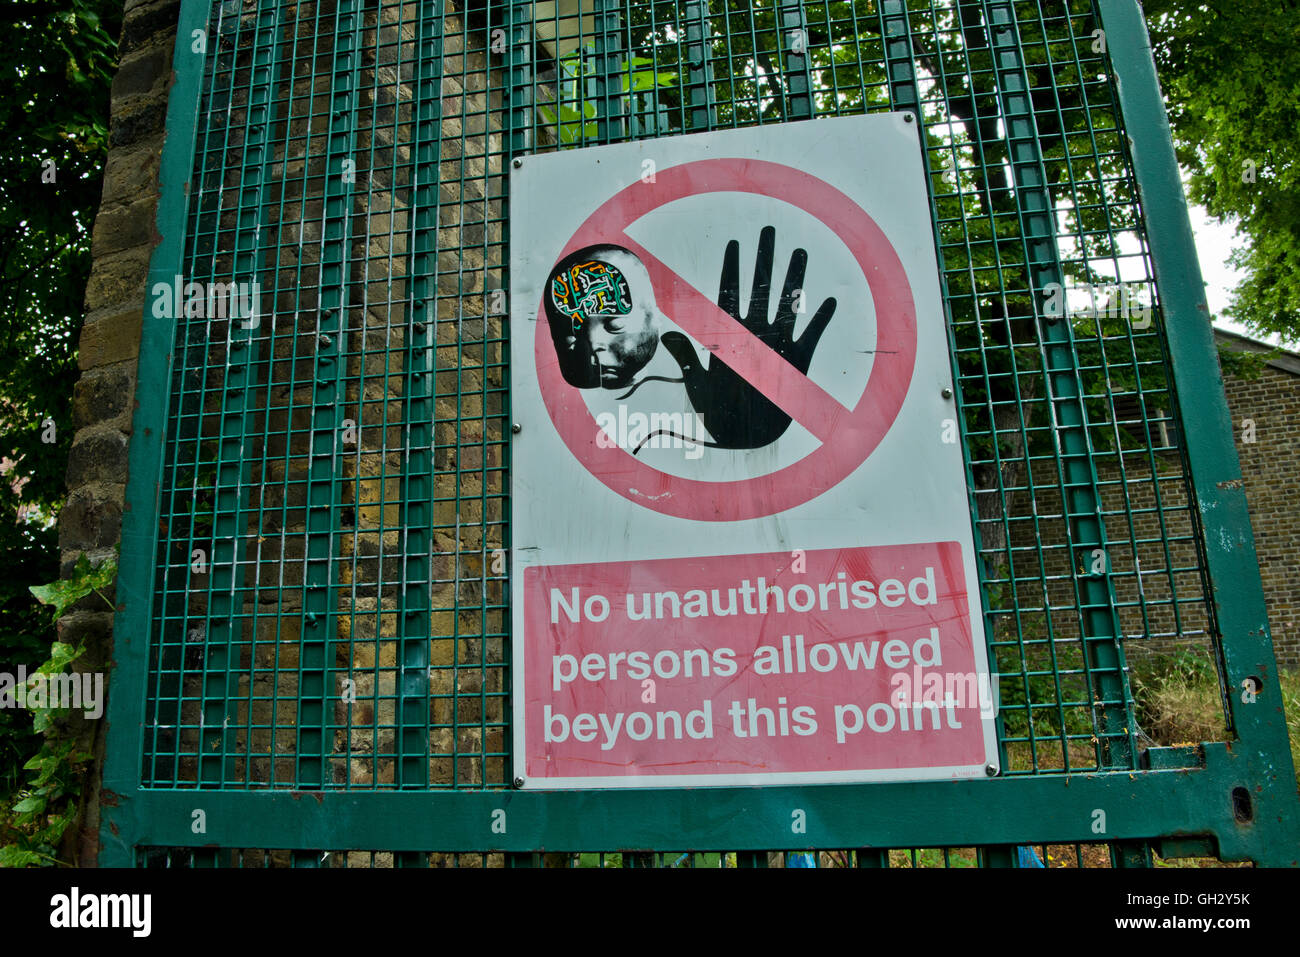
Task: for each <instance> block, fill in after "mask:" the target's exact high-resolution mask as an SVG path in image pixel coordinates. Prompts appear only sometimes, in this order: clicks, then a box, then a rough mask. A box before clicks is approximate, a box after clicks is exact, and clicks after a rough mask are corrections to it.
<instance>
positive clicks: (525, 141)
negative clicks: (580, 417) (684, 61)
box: [501, 0, 582, 867]
mask: <svg viewBox="0 0 1300 957" xmlns="http://www.w3.org/2000/svg"><path fill="white" fill-rule="evenodd" d="M532 17H533V4H532V3H530V2H527V0H509V3H508V5H507V7H506V35H507V39H508V50H509V54H508V56H509V67H508V70H507V79H506V100H507V102H506V111H507V117H506V118H507V131H506V147H505V152H504V153H503V154H502V157H501V164H502V167H503V169H502V173H503V176H502V179H503V183H504V184H505V185H504V188H503V194H504V195H503V196H502V197H501V204H502V208H503V209H509V200H510V197H509V183H510V172H509V169H510V165H511V163H512V160H513V159H514V158H515V157H518V156H522V155H524V154H525V153H527V152H528V148H529V144H530V143H531V142H532V136H533V110H532V102H533V52H534V50H533V44H534V34H533V19H532ZM580 52H581V51H580ZM579 62H580V63H581V62H582V61H581V59H580V60H579ZM581 72H582V71H581V70H579V74H580V75H581ZM579 82H581V81H579ZM559 83H560V79H559V77H558V76H557V78H556V116H557V122H558V121H559V100H560V97H561V94H560V89H559ZM578 108H579V110H581V108H582V98H581V97H579V103H578ZM557 135H558V134H557ZM501 233H502V239H503V242H504V255H505V257H506V261H507V262H508V261H509V255H510V217H509V216H508V215H507V216H506V217H505V221H504V222H503V223H502V228H501ZM506 282H507V290H506V294H507V296H509V295H511V294H512V290H510V289H509V286H508V283H509V275H508V272H507V273H506ZM503 327H504V329H505V332H504V334H503V336H502V338H503V342H502V343H501V350H502V352H501V354H502V362H503V363H505V365H506V370H505V372H506V376H505V378H506V389H507V391H506V395H507V396H509V372H510V366H509V361H510V360H509V357H510V335H511V332H510V329H509V323H503ZM509 414H510V411H509V407H508V404H507V408H506V419H505V421H506V422H509V421H510V418H509ZM502 445H503V448H502V456H503V458H504V459H505V462H504V463H503V464H504V466H505V472H504V473H503V483H504V484H503V499H504V503H505V504H504V507H503V508H502V516H503V518H504V519H505V532H504V538H505V540H504V541H503V542H502V546H503V547H504V548H506V549H509V548H510V546H511V541H510V538H509V535H510V528H511V522H510V494H509V489H510V481H509V475H510V471H509V469H510V442H509V441H508V437H507V441H505V442H503V443H502ZM511 594H512V587H511V584H510V581H509V576H507V580H506V581H505V582H504V583H503V585H502V604H503V605H504V606H505V607H504V612H503V614H504V619H503V620H504V622H505V625H504V630H505V632H506V639H505V642H504V656H505V661H506V666H507V669H508V670H507V675H508V676H510V678H511V680H513V678H514V669H513V667H511V660H510V649H511V647H512V645H513V643H512V642H511V640H510V631H511V628H512V627H513V625H512V623H513V621H514V616H513V613H512V612H511V610H510V598H511ZM506 691H507V694H506V698H505V702H504V708H505V713H506V715H507V721H506V728H505V730H504V733H503V737H504V742H505V750H506V752H507V760H506V767H507V768H510V767H511V763H512V761H513V757H514V756H513V747H514V735H513V734H511V733H510V727H511V722H512V721H513V720H514V715H513V713H512V711H511V704H512V700H513V695H512V694H510V693H509V691H510V689H509V688H508V687H507V689H506ZM510 773H511V772H510V771H507V774H510ZM505 858H506V866H507V867H540V866H541V858H540V856H539V855H535V854H527V853H508V854H506V856H505Z"/></svg>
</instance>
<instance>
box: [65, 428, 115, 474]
mask: <svg viewBox="0 0 1300 957" xmlns="http://www.w3.org/2000/svg"><path fill="white" fill-rule="evenodd" d="M126 449H127V437H126V436H125V435H123V434H122V433H121V432H118V431H116V430H114V429H105V430H103V431H100V432H92V433H91V434H89V435H85V436H78V437H77V439H76V440H75V441H74V442H73V443H72V451H71V452H70V453H69V454H68V486H69V488H76V487H77V486H79V485H85V484H87V483H89V482H111V483H114V484H117V485H125V484H126Z"/></svg>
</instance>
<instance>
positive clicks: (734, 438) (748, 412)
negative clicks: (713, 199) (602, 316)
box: [661, 226, 835, 449]
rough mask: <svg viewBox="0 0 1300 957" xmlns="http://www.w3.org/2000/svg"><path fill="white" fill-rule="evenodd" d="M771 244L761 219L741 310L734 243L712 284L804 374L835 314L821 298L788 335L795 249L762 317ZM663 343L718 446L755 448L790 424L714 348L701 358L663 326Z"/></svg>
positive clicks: (799, 271)
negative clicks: (750, 283) (771, 309)
mask: <svg viewBox="0 0 1300 957" xmlns="http://www.w3.org/2000/svg"><path fill="white" fill-rule="evenodd" d="M775 247H776V229H774V228H773V227H771V226H765V227H763V231H762V232H761V233H760V234H759V237H758V257H757V259H756V260H755V263H754V291H753V292H752V293H751V294H750V297H749V312H748V314H746V315H745V316H744V317H743V318H742V317H741V315H740V243H738V242H737V241H736V240H734V239H733V240H732V241H731V242H729V243H728V244H727V252H726V255H725V256H723V260H722V282H721V284H720V287H719V289H718V306H719V307H720V308H721V309H722V310H723V311H724V312H726V313H727V314H728V315H730V316H731V317H732V318H733V319H735V320H736V321H737V322H739V323H741V324H743V325H744V327H745V328H746V329H748V330H749V331H750V332H751V333H753V335H754V336H755V337H757V338H758V339H759V340H760V341H761V342H763V343H764V344H765V345H766V346H767V347H768V348H770V349H772V350H773V351H774V352H776V354H777V355H779V356H780V357H781V358H783V359H785V361H786V362H789V363H790V364H791V365H792V366H794V367H795V368H796V369H798V370H799V371H800V372H802V373H803V374H805V375H807V373H808V366H809V365H810V364H811V363H812V356H813V350H814V349H816V348H817V343H818V342H819V341H820V340H821V337H822V333H823V332H825V331H826V326H827V324H828V323H829V322H830V321H831V316H832V315H834V314H835V300H834V299H833V298H830V299H827V300H826V301H825V302H823V303H822V304H821V308H820V309H818V310H817V312H816V313H815V314H814V315H813V317H812V321H811V322H809V323H808V328H806V329H805V330H804V332H803V335H802V336H800V337H799V338H798V339H795V337H794V324H795V317H796V315H797V312H796V310H797V308H798V306H799V305H801V303H802V299H803V277H804V272H805V271H806V269H807V266H808V253H807V252H805V251H804V250H802V249H796V250H795V251H794V254H793V255H792V256H791V257H790V268H789V269H787V270H786V274H785V287H784V289H783V291H782V292H781V301H780V302H779V303H778V305H777V309H776V319H775V320H774V321H772V322H769V321H768V318H767V311H768V301H769V299H770V298H771V292H772V256H773V250H774V249H775ZM661 341H662V342H663V344H664V347H665V348H666V349H667V350H668V352H669V353H670V354H671V355H672V357H673V358H674V359H676V360H677V364H678V365H679V366H681V367H682V378H683V379H684V380H685V383H686V394H687V396H688V397H689V398H690V400H691V405H692V406H694V407H695V411H696V412H697V413H699V415H700V416H701V417H702V418H703V419H704V426H705V428H707V429H708V430H709V433H710V434H711V435H712V436H713V437H714V439H715V440H716V443H717V445H718V447H719V448H724V449H757V448H762V447H763V446H765V445H768V444H770V443H772V442H775V441H776V440H777V439H779V438H780V437H781V435H782V434H783V433H784V432H785V430H786V429H787V428H789V427H790V416H788V415H787V414H786V413H785V412H783V411H781V409H780V408H778V407H777V406H776V405H775V404H774V403H773V402H772V401H771V400H770V399H768V398H767V396H765V395H763V393H762V392H761V391H759V389H757V388H755V387H754V386H753V385H752V384H750V383H749V382H747V381H746V380H745V379H744V378H742V377H741V376H740V375H738V374H737V373H736V372H735V371H734V370H733V369H732V368H731V367H730V366H728V365H727V364H726V363H725V362H723V361H722V360H721V359H719V358H718V357H717V356H716V355H710V356H709V357H708V358H707V359H706V360H705V361H706V362H707V365H706V366H701V365H700V362H699V359H698V357H697V356H696V353H695V349H694V347H693V346H692V345H691V343H690V340H689V339H687V338H686V336H684V335H683V334H682V333H680V332H665V333H664V335H663V337H662V340H661Z"/></svg>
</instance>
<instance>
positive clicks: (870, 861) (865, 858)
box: [855, 847, 889, 868]
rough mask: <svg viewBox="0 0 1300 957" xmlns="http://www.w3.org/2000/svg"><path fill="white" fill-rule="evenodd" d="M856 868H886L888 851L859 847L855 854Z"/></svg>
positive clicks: (880, 848)
mask: <svg viewBox="0 0 1300 957" xmlns="http://www.w3.org/2000/svg"><path fill="white" fill-rule="evenodd" d="M855 859H856V861H857V866H858V867H870V868H878V867H888V866H889V851H888V849H886V848H882V847H860V848H858V850H857V853H856V854H855Z"/></svg>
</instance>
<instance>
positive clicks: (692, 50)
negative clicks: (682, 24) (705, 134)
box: [682, 0, 718, 133]
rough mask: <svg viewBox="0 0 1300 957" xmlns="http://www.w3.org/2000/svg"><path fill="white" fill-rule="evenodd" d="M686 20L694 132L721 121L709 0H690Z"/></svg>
mask: <svg viewBox="0 0 1300 957" xmlns="http://www.w3.org/2000/svg"><path fill="white" fill-rule="evenodd" d="M682 16H683V19H684V20H685V21H686V65H687V82H686V98H687V102H688V104H689V106H690V113H689V125H688V128H689V129H690V130H691V131H692V132H696V133H698V132H702V131H704V130H711V129H713V127H714V126H715V125H716V124H717V122H718V117H717V107H716V104H715V97H714V91H713V60H712V57H711V53H712V42H711V40H712V31H711V29H710V26H709V4H708V0H686V3H685V4H684V5H683V7H682Z"/></svg>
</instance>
